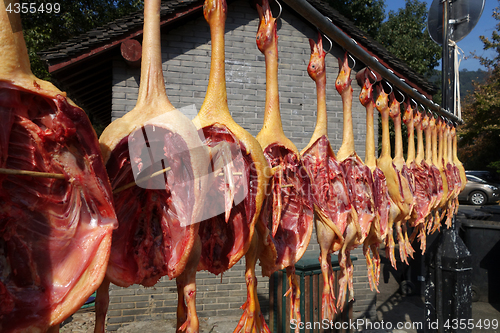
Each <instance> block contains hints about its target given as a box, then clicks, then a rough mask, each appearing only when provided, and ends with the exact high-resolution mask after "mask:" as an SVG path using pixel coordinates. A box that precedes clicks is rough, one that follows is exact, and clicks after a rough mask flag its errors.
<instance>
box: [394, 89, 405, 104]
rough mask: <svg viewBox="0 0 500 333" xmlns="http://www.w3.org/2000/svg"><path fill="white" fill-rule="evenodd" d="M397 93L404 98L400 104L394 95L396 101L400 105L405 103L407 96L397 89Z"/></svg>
mask: <svg viewBox="0 0 500 333" xmlns="http://www.w3.org/2000/svg"><path fill="white" fill-rule="evenodd" d="M396 91H397V92H398V93H399V94H400V95H401V96H402V97H403V100H402V101H401V102H400V101H399V100H398V98H397V97H396V94H394V98H395V99H396V101H397V102H398V103H399V104H401V103H403V102H404V101H405V99H406V96H405V95H404V94H403V93H402V92H401V91H399V90H397V89H396Z"/></svg>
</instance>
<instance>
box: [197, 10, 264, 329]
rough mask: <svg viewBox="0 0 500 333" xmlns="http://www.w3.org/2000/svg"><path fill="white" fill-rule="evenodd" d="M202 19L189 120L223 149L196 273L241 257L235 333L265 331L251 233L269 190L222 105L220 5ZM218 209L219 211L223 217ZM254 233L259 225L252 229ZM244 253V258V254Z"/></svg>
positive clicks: (250, 147)
mask: <svg viewBox="0 0 500 333" xmlns="http://www.w3.org/2000/svg"><path fill="white" fill-rule="evenodd" d="M203 14H204V16H205V19H206V20H207V22H208V24H209V26H210V33H211V37H212V58H211V65H210V76H209V82H208V88H207V93H206V96H205V100H204V102H203V105H202V106H201V108H200V111H199V113H198V115H197V116H196V118H195V119H194V120H193V121H194V122H195V124H196V126H197V127H198V128H199V132H200V133H201V134H202V135H203V138H202V139H203V141H204V143H205V144H206V145H207V146H209V147H213V148H217V147H219V146H221V145H222V146H225V147H229V148H227V149H223V150H222V151H223V153H222V155H221V158H215V159H214V162H213V164H214V165H217V164H219V160H220V159H222V164H223V165H224V167H223V172H222V173H223V176H222V177H218V178H217V180H216V182H215V186H212V187H211V189H210V190H209V192H208V194H207V197H208V198H210V199H211V202H210V204H207V205H206V210H205V215H206V216H210V218H208V219H206V220H204V221H202V222H201V224H200V230H199V234H200V238H201V243H202V251H201V258H200V264H199V266H198V270H207V271H209V272H211V273H213V274H221V273H223V272H225V271H227V270H228V269H229V268H231V267H232V266H233V265H234V264H235V263H237V262H238V261H239V260H240V259H241V257H242V256H243V255H245V254H246V272H245V279H246V284H247V293H248V298H247V301H246V302H245V304H243V306H242V309H243V310H244V312H243V315H242V318H241V320H240V323H239V324H238V327H237V329H236V330H240V329H241V330H245V331H246V332H248V331H252V330H256V331H257V332H261V331H263V330H264V331H265V330H266V329H267V325H266V323H265V321H264V317H263V316H262V314H261V312H260V307H259V302H258V299H257V281H256V278H255V264H256V261H257V258H258V256H259V251H261V250H262V249H261V248H259V247H260V245H261V244H264V243H265V242H266V240H265V239H259V237H262V236H263V235H262V234H260V235H259V232H254V229H255V226H256V222H257V220H258V217H259V214H260V210H261V208H262V204H263V201H264V197H265V190H266V187H267V184H268V177H269V173H270V171H269V169H268V164H267V161H266V159H265V157H264V154H263V152H262V148H261V147H260V145H259V143H258V142H257V140H256V139H255V138H254V137H253V136H252V135H251V134H250V133H248V132H247V131H246V130H244V129H243V128H242V127H241V126H239V125H238V124H236V122H235V121H234V120H233V119H232V117H231V115H230V113H229V108H228V104H227V92H226V78H225V65H224V59H225V55H224V27H225V22H226V16H227V4H226V1H225V0H206V1H205V4H204V7H203ZM219 207H223V209H222V212H220V211H221V209H219ZM257 227H258V228H259V225H257ZM247 251H248V252H247Z"/></svg>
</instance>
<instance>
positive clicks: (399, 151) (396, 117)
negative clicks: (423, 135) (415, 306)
mask: <svg viewBox="0 0 500 333" xmlns="http://www.w3.org/2000/svg"><path fill="white" fill-rule="evenodd" d="M392 97H393V98H392V101H391V104H390V107H389V116H390V117H391V119H392V121H393V124H394V134H395V135H394V136H395V140H394V158H393V160H392V163H393V165H394V167H395V169H396V171H397V173H398V178H399V181H400V190H401V191H402V192H401V193H402V195H403V198H404V200H405V204H406V205H408V206H409V208H408V209H409V213H408V215H407V216H406V218H404V219H402V220H399V221H396V234H397V237H398V245H399V255H400V258H401V261H404V262H405V263H406V264H408V256H410V257H412V258H413V252H414V250H413V248H412V246H411V244H410V241H409V240H408V234H407V219H409V218H410V217H411V214H413V210H414V206H415V201H414V195H413V193H414V191H415V188H414V186H415V185H414V184H415V180H414V175H413V174H411V173H410V169H409V168H408V167H407V165H406V161H405V159H404V157H403V136H402V134H401V107H400V103H399V101H398V100H397V99H396V95H395V94H394V93H393V94H392Z"/></svg>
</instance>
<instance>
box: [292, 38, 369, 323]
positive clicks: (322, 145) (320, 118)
mask: <svg viewBox="0 0 500 333" xmlns="http://www.w3.org/2000/svg"><path fill="white" fill-rule="evenodd" d="M309 43H310V45H311V58H310V60H309V65H308V67H307V72H308V74H309V76H310V77H311V78H312V79H313V80H314V81H315V82H316V90H317V99H318V106H317V107H318V111H317V119H316V127H315V129H314V132H313V135H312V137H311V140H310V141H309V144H308V145H307V146H306V147H305V148H304V149H303V150H302V151H301V155H302V159H303V161H304V166H305V167H306V168H307V170H308V172H309V175H310V176H311V192H312V196H313V203H314V212H315V225H316V235H317V238H318V243H319V246H320V250H321V255H320V262H321V272H322V276H323V294H322V308H321V314H322V318H323V319H327V320H333V318H334V314H335V312H336V310H335V301H334V300H335V296H334V290H335V285H334V281H333V269H332V264H331V258H330V254H331V253H333V252H335V251H339V250H341V249H342V248H343V246H344V243H345V242H347V243H348V244H352V243H354V242H355V240H356V238H358V235H359V234H360V233H361V231H360V230H359V226H358V224H357V215H356V211H355V210H354V209H353V207H352V205H351V202H350V199H349V191H348V188H347V184H346V180H345V177H344V173H343V170H342V166H341V165H340V163H339V162H338V161H337V159H336V158H335V154H334V152H333V150H332V148H331V146H330V142H329V140H328V127H327V124H328V123H327V113H326V71H325V55H326V53H325V51H323V44H322V40H321V38H320V39H319V40H318V43H315V42H314V41H313V40H312V39H309ZM346 262H347V258H346V256H344V260H343V261H342V262H341V265H342V266H341V270H343V271H344V273H343V274H344V279H343V281H342V283H341V285H340V293H341V294H344V295H345V293H346V291H347V279H346V278H347V275H348V274H347V273H346V272H345V270H346V269H347V264H346ZM339 282H340V281H339ZM344 297H345V296H344ZM339 298H340V297H339Z"/></svg>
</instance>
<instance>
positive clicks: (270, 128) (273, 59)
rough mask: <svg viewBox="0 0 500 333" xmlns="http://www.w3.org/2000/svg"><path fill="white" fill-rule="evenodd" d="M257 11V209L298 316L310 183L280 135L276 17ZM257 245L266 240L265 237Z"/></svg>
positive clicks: (264, 259)
mask: <svg viewBox="0 0 500 333" xmlns="http://www.w3.org/2000/svg"><path fill="white" fill-rule="evenodd" d="M257 11H258V13H259V18H260V22H259V29H258V31H257V37H256V40H257V47H258V48H259V50H260V51H261V52H262V53H263V54H264V56H265V60H266V107H265V113H264V124H263V126H262V130H261V131H260V132H259V134H257V136H256V139H257V141H258V142H259V144H260V145H261V146H262V149H263V150H264V156H265V157H266V160H267V162H268V163H269V166H270V167H271V169H272V171H273V175H272V176H271V178H270V184H269V186H270V190H271V194H270V195H268V196H267V198H266V202H265V204H264V208H263V210H262V212H261V215H262V217H263V219H264V222H266V226H267V227H268V229H269V230H271V232H272V239H273V243H274V246H275V249H276V252H277V258H276V260H275V262H273V264H274V266H273V267H272V269H273V270H275V269H284V268H286V272H287V278H288V285H289V289H288V291H287V292H286V295H289V296H290V300H291V306H290V318H292V319H295V320H297V321H299V322H300V321H301V319H300V286H299V283H298V281H297V277H296V276H295V263H296V262H297V261H298V260H299V259H300V258H301V257H302V255H303V254H304V252H305V251H306V249H307V246H308V244H309V240H310V239H311V234H312V229H313V206H312V205H313V204H312V200H311V199H312V198H311V194H310V193H311V190H310V187H311V184H310V179H309V175H308V173H307V170H306V169H305V168H304V166H303V164H302V158H301V156H300V154H299V151H298V150H297V148H296V147H295V145H294V144H293V143H292V142H291V141H290V140H289V139H288V138H287V137H286V136H285V133H284V132H283V127H282V124H281V115H280V108H279V90H278V36H277V33H276V30H277V21H276V19H275V18H273V16H272V13H271V9H270V7H269V3H268V1H267V0H263V1H262V7H261V6H260V5H257ZM258 230H259V229H258ZM264 232H268V231H267V230H264ZM261 238H263V237H261ZM260 247H261V248H267V247H269V246H268V245H267V244H266V242H264V244H261V245H260ZM267 252H269V251H262V252H261V255H260V256H259V259H260V263H261V266H262V268H263V271H262V274H263V275H264V276H266V275H267V276H269V275H270V270H269V269H268V266H270V261H271V260H270V259H272V257H271V256H270V255H268V254H267Z"/></svg>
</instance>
